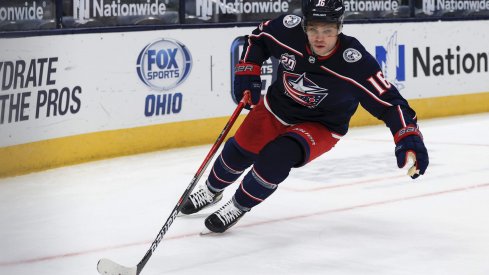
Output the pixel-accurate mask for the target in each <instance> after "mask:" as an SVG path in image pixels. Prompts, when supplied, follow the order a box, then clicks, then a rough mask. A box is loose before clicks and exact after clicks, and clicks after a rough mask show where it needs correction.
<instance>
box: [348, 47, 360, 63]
mask: <svg viewBox="0 0 489 275" xmlns="http://www.w3.org/2000/svg"><path fill="white" fill-rule="evenodd" d="M343 58H344V59H345V61H346V62H348V63H354V62H357V61H358V60H360V59H362V54H361V53H360V52H359V51H358V50H356V49H353V48H348V49H346V50H345V51H344V52H343Z"/></svg>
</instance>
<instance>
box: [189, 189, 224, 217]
mask: <svg viewBox="0 0 489 275" xmlns="http://www.w3.org/2000/svg"><path fill="white" fill-rule="evenodd" d="M221 199H222V191H221V192H218V193H213V192H212V191H210V190H209V188H208V187H207V185H206V184H205V185H201V186H200V187H199V189H198V190H197V191H196V192H194V193H192V194H190V196H189V197H188V198H187V200H186V201H185V202H184V203H183V205H182V208H181V209H180V213H182V214H185V215H190V214H194V213H197V212H199V211H200V210H202V209H204V208H206V207H209V206H211V205H214V204H215V203H217V202H219V201H220V200H221Z"/></svg>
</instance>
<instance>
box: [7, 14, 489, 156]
mask: <svg viewBox="0 0 489 275" xmlns="http://www.w3.org/2000/svg"><path fill="white" fill-rule="evenodd" d="M487 29H489V21H458V22H425V23H390V24H363V25H359V24H347V25H346V26H345V27H344V33H345V34H347V35H352V36H355V37H357V38H358V39H359V40H360V41H361V42H362V43H363V44H364V45H365V47H366V48H367V50H369V51H370V52H371V53H372V54H373V55H374V56H376V57H377V59H378V60H379V63H381V65H382V67H383V70H384V74H385V75H386V77H387V78H388V79H389V80H390V81H391V82H392V83H394V84H395V85H396V86H397V87H398V88H399V90H400V91H401V93H402V94H403V95H404V96H405V97H406V98H408V99H412V98H430V97H439V96H447V95H456V94H464V93H479V92H488V91H489V81H488V79H489V73H488V55H489V48H488V45H489V33H488V32H487V31H484V30H487ZM252 30H253V28H251V27H246V28H237V27H234V28H209V29H175V30H159V31H144V32H128V33H94V34H76V35H56V36H41V37H28V38H15V39H0V52H1V55H0V147H6V146H11V145H17V144H24V143H29V142H35V141H41V140H47V139H52V138H58V137H65V136H72V135H79V134H84V133H93V132H100V131H107V130H115V129H125V128H134V127H140V126H147V125H154V124H161V123H170V122H179V121H189V120H197V119H206V118H214V117H222V116H227V115H229V114H230V113H231V112H232V110H233V109H234V104H233V103H232V99H231V96H230V87H231V84H230V83H231V67H232V66H231V56H232V53H233V52H236V49H232V45H234V44H233V41H235V38H236V37H238V36H241V35H245V34H248V33H250V32H251V31H252Z"/></svg>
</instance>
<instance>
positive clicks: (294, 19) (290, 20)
mask: <svg viewBox="0 0 489 275" xmlns="http://www.w3.org/2000/svg"><path fill="white" fill-rule="evenodd" d="M301 20H302V19H301V18H300V17H299V16H297V15H293V14H289V15H286V16H285V17H284V21H283V22H284V26H286V27H287V28H293V27H295V26H297V25H299V24H300V23H301Z"/></svg>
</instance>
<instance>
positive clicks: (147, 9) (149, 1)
mask: <svg viewBox="0 0 489 275" xmlns="http://www.w3.org/2000/svg"><path fill="white" fill-rule="evenodd" d="M132 1H135V2H136V3H127V1H124V2H123V3H121V0H117V1H116V0H112V1H104V0H73V18H75V19H76V20H82V21H83V20H87V19H90V18H95V17H112V16H149V15H153V16H158V15H163V14H164V13H165V12H166V4H165V3H161V1H160V0H146V1H141V2H139V1H137V0H132Z"/></svg>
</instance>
